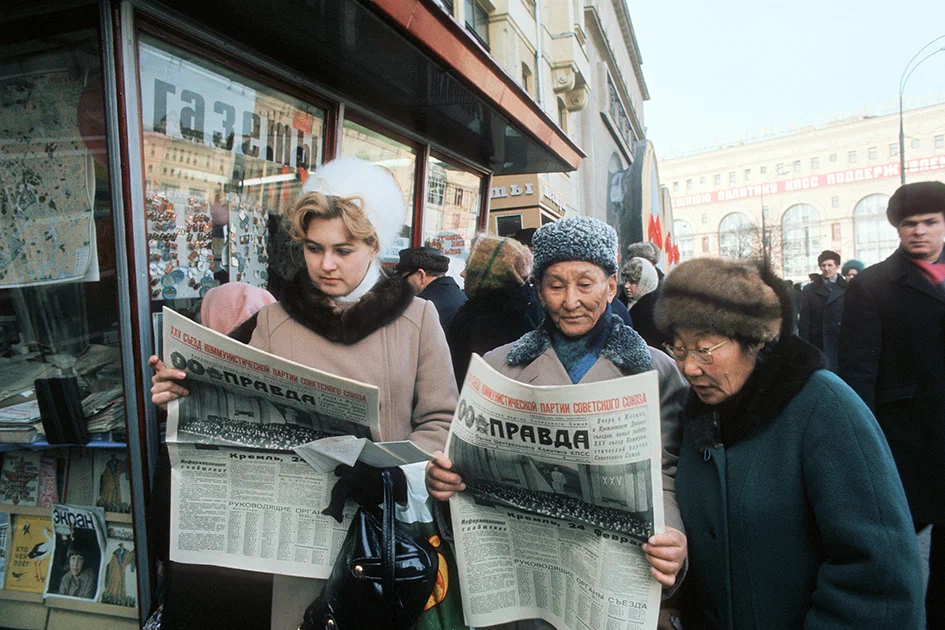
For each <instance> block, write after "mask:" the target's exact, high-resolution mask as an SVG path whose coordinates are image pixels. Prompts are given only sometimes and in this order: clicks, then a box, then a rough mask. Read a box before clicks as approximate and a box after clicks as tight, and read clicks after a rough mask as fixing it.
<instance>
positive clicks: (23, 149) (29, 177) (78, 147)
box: [0, 53, 98, 288]
mask: <svg viewBox="0 0 945 630" xmlns="http://www.w3.org/2000/svg"><path fill="white" fill-rule="evenodd" d="M63 62H64V63H63ZM72 63H73V62H71V61H67V60H61V59H59V56H58V54H55V53H54V54H52V55H44V56H41V57H37V58H31V59H26V60H23V59H18V60H16V61H14V62H11V63H10V64H5V65H2V66H0V118H2V119H3V121H4V141H3V142H2V143H0V288H10V287H26V286H36V285H43V284H54V283H62V282H77V281H82V280H90V281H91V280H97V279H98V278H97V271H98V265H97V262H98V253H97V250H96V238H95V221H94V216H93V211H92V206H93V199H94V197H95V174H94V168H93V165H92V159H91V156H90V154H89V151H88V150H87V148H86V146H85V143H84V142H83V140H82V137H81V135H80V132H79V126H78V112H79V98H80V95H81V94H82V92H83V90H84V89H85V87H86V85H87V81H88V76H87V75H86V74H84V73H81V72H77V71H76V70H75V69H74V68H73V67H71V66H72ZM50 68H55V69H50ZM63 68H65V69H63Z"/></svg>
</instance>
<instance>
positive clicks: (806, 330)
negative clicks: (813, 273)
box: [797, 291, 810, 341]
mask: <svg viewBox="0 0 945 630" xmlns="http://www.w3.org/2000/svg"><path fill="white" fill-rule="evenodd" d="M797 310H798V314H797V315H798V319H797V336H798V337H800V338H801V339H803V340H804V341H810V291H801V299H800V300H799V302H798V307H797Z"/></svg>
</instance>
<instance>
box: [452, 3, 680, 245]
mask: <svg viewBox="0 0 945 630" xmlns="http://www.w3.org/2000/svg"><path fill="white" fill-rule="evenodd" d="M449 7H450V10H452V12H453V15H454V17H455V18H456V19H463V21H464V23H465V26H466V28H467V29H470V30H478V31H480V32H481V33H482V34H483V35H482V36H481V37H480V41H481V42H482V43H483V45H487V46H489V49H490V51H491V53H492V54H493V56H494V57H495V59H496V60H497V61H498V63H499V64H500V65H502V67H503V68H504V70H505V71H506V72H507V73H508V74H509V75H510V76H511V77H512V78H513V79H514V80H515V81H516V82H518V84H519V85H520V86H521V87H522V88H523V89H525V90H526V91H527V92H528V93H529V94H530V95H532V96H533V97H534V98H535V100H536V101H537V102H538V104H539V106H540V107H542V109H543V110H544V111H545V112H546V113H547V114H548V116H549V117H551V118H553V119H554V120H556V121H557V123H558V126H559V127H560V128H561V130H562V131H564V132H565V133H566V134H567V135H568V136H569V137H570V138H571V139H572V140H573V141H574V143H575V144H576V145H578V146H580V147H581V149H582V150H583V151H584V152H585V153H586V154H587V159H586V160H584V162H583V163H582V165H581V167H580V168H579V169H578V170H577V172H571V173H538V174H533V175H530V176H527V177H522V176H510V177H495V178H494V179H493V182H492V194H491V204H490V221H489V230H490V231H492V232H496V233H498V234H500V235H506V234H511V233H513V232H515V231H516V230H517V229H519V228H522V227H538V226H540V225H543V224H544V223H547V222H549V221H554V220H556V219H559V218H561V217H563V216H565V215H566V214H579V215H586V216H592V217H596V218H599V219H601V220H604V221H607V222H608V223H610V224H611V225H613V226H614V227H615V228H618V229H619V223H620V216H619V214H620V213H619V211H618V210H615V207H617V208H620V207H622V206H623V205H626V204H625V203H624V197H625V195H626V194H629V192H627V191H625V190H624V189H625V188H626V189H629V188H630V187H629V186H628V185H625V182H624V179H626V177H629V168H630V165H631V164H632V163H634V162H635V161H636V160H637V157H638V155H642V151H641V146H640V145H641V142H642V141H643V140H644V139H645V128H644V125H643V103H644V102H645V101H646V100H648V99H649V92H648V90H647V86H646V82H645V80H644V77H643V70H642V58H641V54H640V49H639V46H638V44H637V40H636V35H635V34H634V30H633V23H632V21H631V19H630V14H629V11H628V8H627V4H626V2H625V1H624V0H543V1H539V2H537V3H536V2H535V1H534V0H493V1H492V2H490V1H489V0H453V2H452V3H450V4H449ZM470 16H479V17H480V18H481V20H484V22H482V21H477V20H478V19H476V20H470V19H469V17H470ZM486 23H487V24H488V28H486V27H485V26H482V28H480V26H479V25H480V24H486ZM653 168H654V169H655V161H654V166H653ZM622 175H626V177H622ZM649 175H650V174H648V175H647V176H648V177H649ZM635 176H636V177H640V176H642V171H641V173H640V174H638V175H635ZM615 182H616V183H615ZM657 182H658V176H657ZM651 196H654V197H655V198H656V204H657V205H659V201H658V197H659V185H658V183H657V185H656V186H655V192H654V193H653V194H652V195H651ZM640 205H641V204H640V202H639V201H637V203H636V206H638V207H639V206H640ZM644 231H645V230H644ZM660 246H661V247H662V246H663V243H662V242H661V243H660Z"/></svg>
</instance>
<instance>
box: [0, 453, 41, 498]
mask: <svg viewBox="0 0 945 630" xmlns="http://www.w3.org/2000/svg"><path fill="white" fill-rule="evenodd" d="M41 457H42V456H41V455H40V454H39V453H37V452H34V451H13V452H10V453H6V454H5V455H4V456H3V468H2V469H0V503H10V504H12V505H22V506H25V507H36V500H37V499H38V497H39V470H40V459H41Z"/></svg>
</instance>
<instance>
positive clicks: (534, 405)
mask: <svg viewBox="0 0 945 630" xmlns="http://www.w3.org/2000/svg"><path fill="white" fill-rule="evenodd" d="M447 452H448V455H449V458H450V459H451V460H452V462H453V468H454V470H455V471H456V472H458V473H459V474H460V475H462V477H463V482H464V483H465V484H466V490H465V491H464V492H461V493H458V494H456V495H454V496H453V498H451V499H450V507H451V514H452V522H453V530H454V535H455V540H456V547H457V562H458V566H459V569H460V576H461V577H460V585H461V588H462V591H463V605H464V612H465V615H466V623H468V624H469V625H472V626H488V625H494V624H498V623H504V622H509V621H515V620H522V619H533V618H541V619H544V620H545V621H547V622H549V623H551V624H552V625H554V626H555V627H557V628H560V629H565V628H568V629H570V628H585V627H619V628H634V629H635V628H654V627H655V626H656V619H657V616H658V611H659V601H660V595H661V587H660V585H659V584H658V583H657V582H656V580H655V579H653V577H652V576H651V574H650V572H649V567H648V564H647V562H646V559H645V558H644V555H643V552H642V550H641V549H640V545H641V544H642V543H643V542H645V541H646V540H647V538H649V536H650V535H652V534H653V533H655V532H662V531H663V527H664V523H663V501H662V477H661V440H660V409H659V386H658V378H657V375H656V373H655V372H648V373H645V374H640V375H636V376H628V377H624V378H621V379H616V380H611V381H603V382H598V383H590V384H581V385H568V386H561V387H534V386H530V385H524V384H522V383H518V382H516V381H512V380H510V379H508V378H506V377H504V376H502V375H501V374H499V373H498V372H496V371H495V370H493V369H492V368H491V367H489V366H488V365H487V364H486V363H485V361H483V360H482V359H481V358H480V357H478V356H477V355H474V356H473V359H472V361H471V363H470V367H469V372H468V374H467V377H466V381H465V383H464V385H463V389H462V392H461V393H460V398H459V404H458V406H457V410H456V414H455V416H454V419H453V423H452V427H451V430H450V436H449V441H448V444H447ZM587 624H589V625H587Z"/></svg>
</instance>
